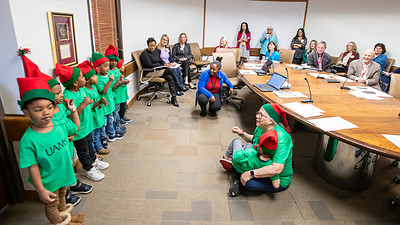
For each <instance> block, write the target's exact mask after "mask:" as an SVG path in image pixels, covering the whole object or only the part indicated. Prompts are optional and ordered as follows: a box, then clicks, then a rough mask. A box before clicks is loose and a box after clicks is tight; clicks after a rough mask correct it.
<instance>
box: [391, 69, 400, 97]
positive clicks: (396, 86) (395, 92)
mask: <svg viewBox="0 0 400 225" xmlns="http://www.w3.org/2000/svg"><path fill="white" fill-rule="evenodd" d="M390 77H391V78H390V89H389V95H391V96H393V97H395V98H398V99H400V74H398V73H392V75H391V76H390Z"/></svg>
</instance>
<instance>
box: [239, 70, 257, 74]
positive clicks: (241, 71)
mask: <svg viewBox="0 0 400 225" xmlns="http://www.w3.org/2000/svg"><path fill="white" fill-rule="evenodd" d="M239 72H240V73H241V74H243V75H257V73H256V72H254V70H239Z"/></svg>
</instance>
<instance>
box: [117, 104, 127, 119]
mask: <svg viewBox="0 0 400 225" xmlns="http://www.w3.org/2000/svg"><path fill="white" fill-rule="evenodd" d="M125 112H126V102H123V103H121V104H120V106H119V112H118V113H119V118H124V117H125Z"/></svg>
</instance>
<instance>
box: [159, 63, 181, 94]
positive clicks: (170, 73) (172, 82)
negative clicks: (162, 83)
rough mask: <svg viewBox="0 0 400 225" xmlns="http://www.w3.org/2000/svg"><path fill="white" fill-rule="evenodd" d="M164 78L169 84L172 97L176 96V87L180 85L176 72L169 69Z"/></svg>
mask: <svg viewBox="0 0 400 225" xmlns="http://www.w3.org/2000/svg"><path fill="white" fill-rule="evenodd" d="M162 78H164V79H165V80H166V81H167V82H168V87H169V92H170V93H171V95H176V91H177V88H176V86H177V85H178V80H177V79H176V77H175V75H174V71H173V70H171V69H169V68H167V69H165V71H164V73H163V75H162Z"/></svg>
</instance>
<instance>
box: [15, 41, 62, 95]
mask: <svg viewBox="0 0 400 225" xmlns="http://www.w3.org/2000/svg"><path fill="white" fill-rule="evenodd" d="M17 53H18V56H20V57H21V59H22V64H23V65H24V71H25V77H41V78H43V79H45V80H46V82H47V83H48V85H49V87H50V88H53V87H54V86H56V85H57V84H60V83H59V82H58V81H57V80H56V79H54V78H52V77H51V76H49V75H47V74H44V73H42V71H40V69H39V67H38V66H37V65H36V64H35V63H33V62H32V61H31V60H30V59H28V57H26V56H25V55H26V54H30V53H31V51H30V50H29V49H27V48H20V49H18V52H17Z"/></svg>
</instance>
